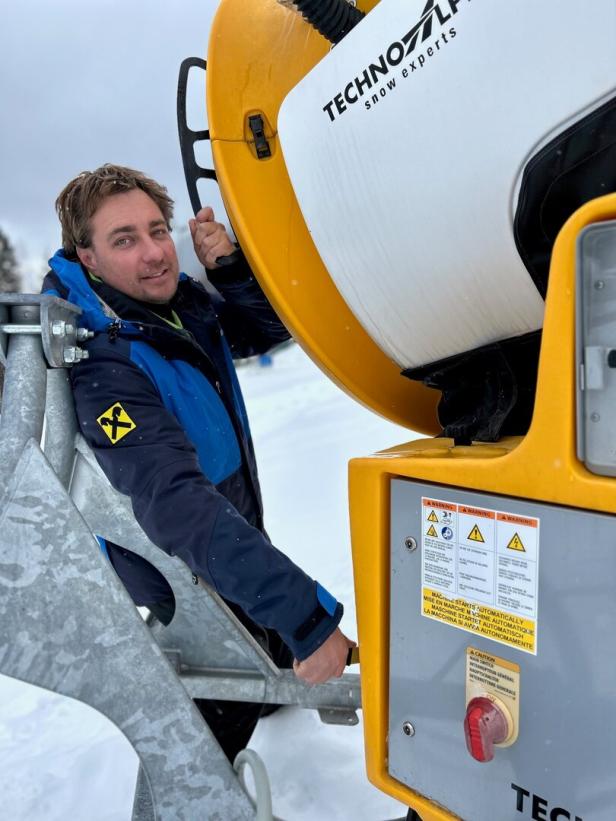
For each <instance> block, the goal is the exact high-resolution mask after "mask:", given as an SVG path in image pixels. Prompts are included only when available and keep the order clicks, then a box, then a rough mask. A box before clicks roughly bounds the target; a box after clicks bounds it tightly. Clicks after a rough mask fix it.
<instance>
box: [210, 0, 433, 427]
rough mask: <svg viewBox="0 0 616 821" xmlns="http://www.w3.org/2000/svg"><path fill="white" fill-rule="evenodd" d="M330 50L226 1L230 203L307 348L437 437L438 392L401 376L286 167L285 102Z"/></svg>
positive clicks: (353, 387) (215, 95)
mask: <svg viewBox="0 0 616 821" xmlns="http://www.w3.org/2000/svg"><path fill="white" fill-rule="evenodd" d="M359 5H360V6H361V7H362V8H363V9H365V10H367V9H369V8H370V7H372V6H373V5H375V3H374V2H367V3H360V4H359ZM329 48H330V45H329V43H328V42H327V41H326V40H325V38H323V37H321V35H319V34H318V33H317V32H316V31H314V30H313V29H312V28H311V27H310V26H309V25H308V24H307V23H306V22H305V21H304V20H302V19H301V17H300V16H299V15H297V14H295V13H294V12H292V11H291V10H289V9H287V8H284V7H282V6H281V5H280V4H279V3H277V2H276V0H222V2H221V3H220V6H219V9H218V12H217V15H216V17H215V19H214V22H213V25H212V30H211V34H210V41H209V46H208V54H207V59H208V73H207V106H208V122H209V129H210V137H211V142H212V153H213V157H214V164H215V167H216V172H217V175H218V180H219V183H220V188H221V192H222V196H223V199H224V202H225V206H226V208H227V212H228V214H229V217H230V219H231V223H232V225H233V228H234V230H235V232H236V234H237V237H238V240H239V242H240V244H241V246H242V249H243V250H244V252H245V254H246V257H247V258H248V260H249V262H250V265H251V267H252V269H253V271H254V272H255V274H256V275H257V277H258V278H259V281H260V283H261V285H262V287H263V289H264V291H265V292H266V294H267V296H268V297H269V299H270V301H271V302H272V304H273V305H274V307H275V308H276V310H277V312H278V314H279V315H280V316H281V317H282V319H283V320H284V322H285V324H286V325H287V327H288V328H289V330H290V331H291V332H292V334H293V336H294V337H295V338H296V340H297V341H298V342H299V343H300V344H301V345H302V347H303V348H304V350H305V351H306V352H307V353H308V354H309V355H310V356H311V357H312V358H313V359H314V361H315V362H316V363H317V364H318V365H319V366H320V367H321V368H322V369H323V370H324V371H325V373H327V374H328V376H330V377H331V378H332V379H333V380H334V381H335V382H336V383H337V384H338V385H339V386H340V387H341V388H343V389H344V390H345V391H346V392H347V393H349V394H351V395H352V396H354V397H355V398H356V399H357V400H359V401H360V402H361V403H362V404H364V405H366V406H367V407H369V408H371V409H372V410H374V411H376V412H377V413H379V414H380V415H382V416H384V417H386V418H388V419H390V420H391V421H392V422H396V423H397V424H400V425H405V426H406V427H409V428H412V429H413V430H417V431H420V432H423V433H437V432H438V431H439V425H438V422H437V417H436V405H437V402H438V398H439V394H438V392H436V391H433V390H430V389H428V388H425V387H424V386H423V385H421V384H419V383H416V382H411V381H410V380H409V379H406V378H405V377H403V376H401V375H400V369H399V367H398V366H397V365H396V364H395V363H394V362H392V361H391V360H390V359H389V357H387V356H386V355H385V354H384V353H383V352H382V351H381V350H380V348H379V347H378V346H377V345H376V344H375V342H374V341H373V340H372V339H371V338H370V336H369V335H368V334H367V333H366V331H365V330H364V329H363V327H362V326H361V325H360V323H359V322H358V320H357V319H356V318H355V316H354V315H353V314H352V313H351V311H350V309H349V308H348V306H347V304H346V302H345V301H344V300H343V299H342V297H341V296H340V293H339V292H338V290H337V288H336V286H335V285H334V283H333V282H332V280H331V278H330V276H329V274H328V272H327V270H326V269H325V267H324V265H323V263H322V261H321V258H320V257H319V254H318V253H317V250H316V248H315V246H314V243H313V242H312V239H311V237H310V234H309V232H308V229H307V227H306V224H305V222H304V220H303V217H302V214H301V211H300V208H299V206H298V203H297V200H296V198H295V195H294V193H293V189H292V187H291V184H290V181H289V177H288V174H287V170H286V167H285V163H284V159H283V156H282V151H281V149H280V145H279V142H278V136H277V118H278V111H279V109H280V105H281V103H282V101H283V100H284V98H285V96H286V94H287V93H288V92H289V91H290V90H291V89H292V88H293V87H294V86H295V85H296V84H297V83H298V82H299V80H300V79H301V78H302V77H303V76H304V75H305V74H306V73H307V72H308V71H309V70H310V69H311V68H312V67H313V66H314V65H315V64H316V63H317V62H318V61H319V60H320V59H321V58H322V57H323V56H324V55H325V54H326V53H327V52H328V50H329ZM253 114H260V115H261V116H262V117H263V121H264V129H265V136H266V138H267V139H268V142H269V144H270V148H271V152H272V155H271V157H268V158H266V159H263V160H259V159H257V156H256V151H255V148H254V140H253V137H252V135H251V133H250V130H249V129H248V126H247V122H248V117H249V116H250V115H253ZM306 128H307V129H308V128H309V124H308V123H307V124H306ZM375 275H376V276H378V272H375Z"/></svg>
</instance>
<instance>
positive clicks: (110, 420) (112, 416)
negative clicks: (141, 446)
mask: <svg viewBox="0 0 616 821" xmlns="http://www.w3.org/2000/svg"><path fill="white" fill-rule="evenodd" d="M96 421H97V422H98V424H99V425H100V426H101V428H102V429H103V431H104V432H105V434H106V435H107V438H108V439H109V440H110V442H111V444H112V445H116V444H117V443H118V442H119V441H120V439H123V438H124V437H125V436H126V435H127V434H128V433H130V432H131V430H135V428H136V427H137V425H136V424H135V423H134V422H133V420H132V419H131V418H130V416H129V415H128V414H127V413H126V411H125V410H124V408H123V407H122V405H121V404H120V403H119V402H116V403H115V404H113V405H112V406H111V407H110V408H107V410H106V411H103V413H101V415H100V416H99V417H98V419H97V420H96Z"/></svg>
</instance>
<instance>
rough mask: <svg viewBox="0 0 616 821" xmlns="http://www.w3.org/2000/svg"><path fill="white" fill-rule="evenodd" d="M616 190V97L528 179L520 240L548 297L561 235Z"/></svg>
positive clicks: (566, 135)
mask: <svg viewBox="0 0 616 821" xmlns="http://www.w3.org/2000/svg"><path fill="white" fill-rule="evenodd" d="M614 191H616V97H614V98H612V99H611V100H609V101H608V102H607V103H605V104H604V105H602V106H601V107H600V108H598V109H597V110H596V111H593V112H592V114H589V115H588V116H586V117H584V118H583V119H582V120H579V121H578V122H577V123H575V125H572V126H571V127H570V128H568V129H566V130H565V131H563V132H562V133H561V134H559V135H558V137H556V138H555V139H554V140H552V141H551V142H550V143H548V144H547V145H546V146H544V147H543V148H542V149H541V151H539V152H538V153H537V154H536V155H535V156H534V157H533V158H532V160H531V161H530V162H529V163H528V165H527V166H526V169H525V170H524V174H523V177H522V185H521V188H520V196H519V198H518V207H517V210H516V214H515V219H514V235H515V241H516V245H517V247H518V251H519V253H520V256H521V257H522V260H523V262H524V264H525V265H526V267H527V269H528V271H529V273H530V275H531V277H532V278H533V281H534V283H535V285H536V286H537V289H538V290H539V292H540V294H541V296H543V297H544V298H545V294H546V290H547V282H548V273H549V267H550V257H551V254H552V248H553V246H554V241H555V240H556V236H557V234H558V232H559V231H560V229H561V228H562V226H563V225H564V223H565V222H566V221H567V219H568V218H569V217H570V216H571V214H573V212H574V211H576V210H577V209H578V208H579V207H580V206H581V205H583V204H584V203H585V202H588V201H589V200H592V199H594V198H595V197H600V196H603V195H604V194H610V193H613V192H614Z"/></svg>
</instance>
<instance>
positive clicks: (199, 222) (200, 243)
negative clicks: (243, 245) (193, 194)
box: [188, 206, 235, 269]
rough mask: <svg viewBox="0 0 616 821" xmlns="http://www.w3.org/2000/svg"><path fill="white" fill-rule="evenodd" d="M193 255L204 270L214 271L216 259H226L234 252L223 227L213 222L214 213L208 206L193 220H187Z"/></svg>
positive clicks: (233, 246)
mask: <svg viewBox="0 0 616 821" xmlns="http://www.w3.org/2000/svg"><path fill="white" fill-rule="evenodd" d="M188 227H189V228H190V234H191V236H192V241H193V245H194V246H195V254H196V255H197V257H198V259H199V262H200V263H201V264H202V265H204V266H205V267H206V268H209V269H214V268H218V267H220V266H218V265H216V260H217V259H218V257H226V256H228V255H229V254H232V253H233V252H234V251H235V245H234V244H233V243H232V242H231V240H230V239H229V235H228V234H227V231H226V229H225V226H224V225H222V223H220V222H215V221H214V212H213V211H212V209H211V208H210V207H209V206H206V207H205V208H202V209H201V210H200V211H199V213H198V214H197V216H196V217H195V218H194V219H190V220H188Z"/></svg>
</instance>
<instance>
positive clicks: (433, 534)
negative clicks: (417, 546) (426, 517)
mask: <svg viewBox="0 0 616 821" xmlns="http://www.w3.org/2000/svg"><path fill="white" fill-rule="evenodd" d="M426 536H432V537H436V536H438V533H437V532H436V530H435V529H434V525H430V530H428V532H427V533H426Z"/></svg>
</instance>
